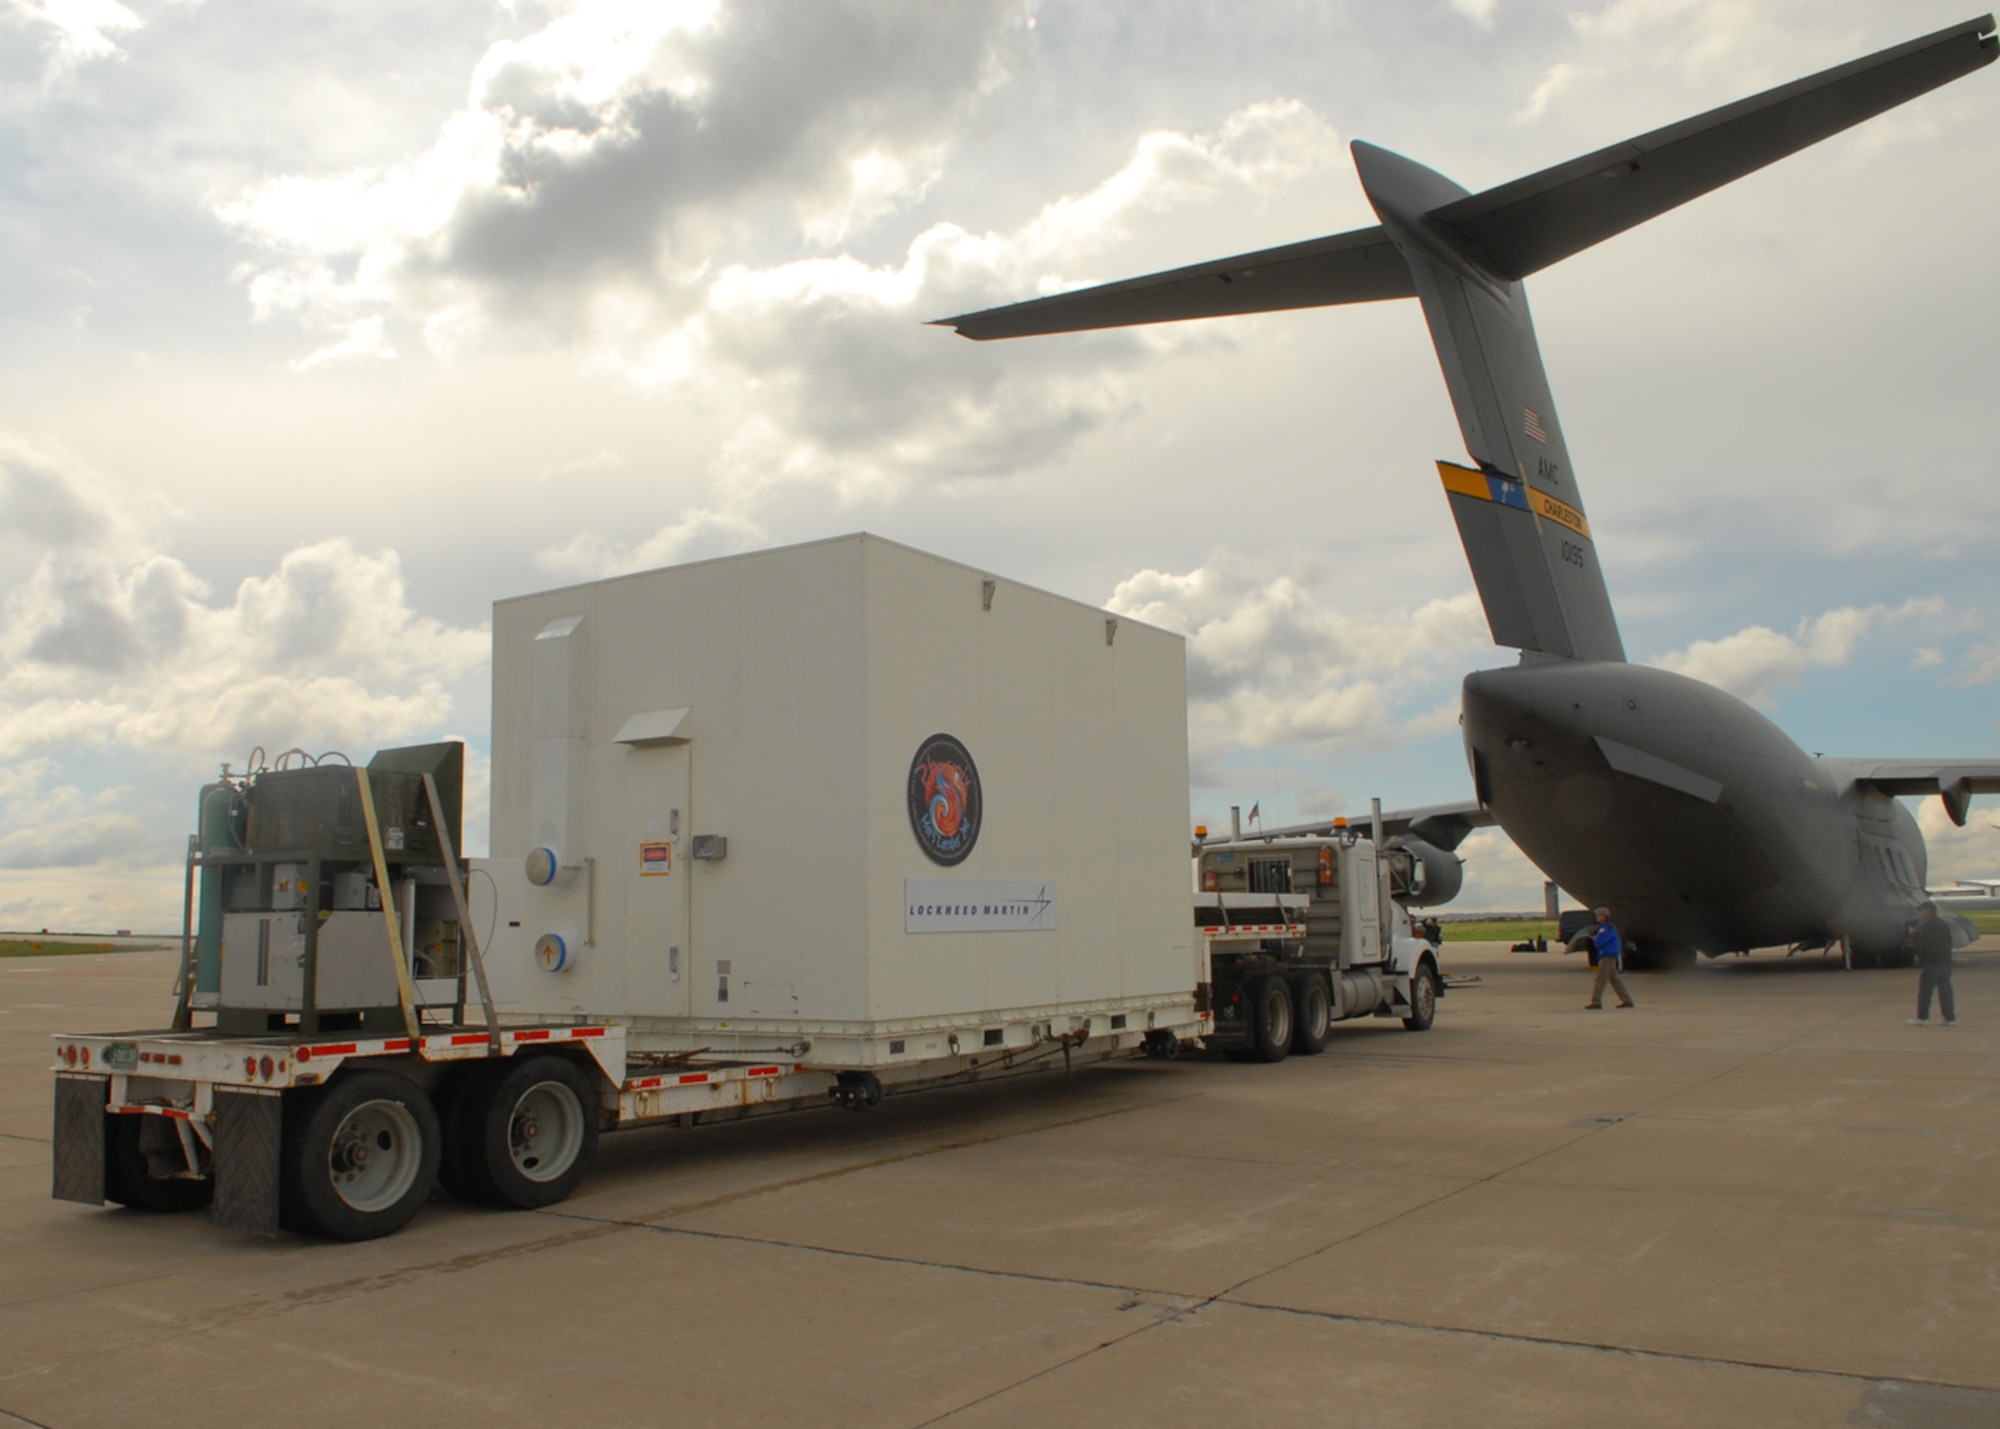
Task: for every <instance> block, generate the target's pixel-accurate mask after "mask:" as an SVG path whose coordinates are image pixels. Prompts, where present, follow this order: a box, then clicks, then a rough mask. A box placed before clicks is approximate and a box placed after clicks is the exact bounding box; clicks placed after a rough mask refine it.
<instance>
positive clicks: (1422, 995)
mask: <svg viewBox="0 0 2000 1429" xmlns="http://www.w3.org/2000/svg"><path fill="white" fill-rule="evenodd" d="M1437 1007H1438V975H1437V968H1436V967H1435V966H1434V965H1433V964H1432V962H1431V960H1430V959H1429V958H1425V959H1424V960H1423V961H1422V962H1419V963H1418V964H1417V970H1416V972H1415V973H1414V974H1412V975H1411V977H1410V1015H1409V1016H1408V1017H1405V1018H1404V1019H1403V1026H1404V1027H1405V1028H1407V1029H1409V1030H1410V1031H1412V1032H1428V1031H1430V1030H1431V1024H1432V1023H1433V1022H1435V1021H1437Z"/></svg>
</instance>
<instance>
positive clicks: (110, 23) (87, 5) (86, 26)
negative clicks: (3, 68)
mask: <svg viewBox="0 0 2000 1429" xmlns="http://www.w3.org/2000/svg"><path fill="white" fill-rule="evenodd" d="M0 14H3V15H4V22H5V23H6V25H7V27H8V28H10V29H13V30H15V31H16V32H17V33H20V34H22V35H24V36H25V37H27V38H29V39H30V40H31V42H32V43H34V44H35V45H36V46H37V47H38V48H39V49H40V51H41V58H42V69H41V75H40V78H39V80H38V82H37V84H36V86H35V91H36V93H37V94H38V95H47V94H50V93H53V92H55V91H57V90H60V89H62V88H63V87H64V86H65V85H66V84H67V83H68V81H69V80H70V79H72V78H73V77H74V76H75V74H76V72H77V71H78V70H79V69H81V68H82V67H83V66H85V65H87V64H90V63H92V62H93V61H96V60H105V59H114V58H120V57H122V56H123V54H124V51H123V50H121V49H120V48H119V46H118V41H117V39H116V37H117V36H119V35H124V34H129V33H130V32H131V31H133V30H136V29H138V28H140V26H141V24H142V23H143V22H142V21H141V20H140V19H139V17H138V16H137V15H135V14H134V13H133V12H132V11H130V10H128V9H127V8H126V7H125V6H123V5H121V4H119V3H118V0H9V3H8V5H7V8H6V10H5V11H4V12H0Z"/></svg>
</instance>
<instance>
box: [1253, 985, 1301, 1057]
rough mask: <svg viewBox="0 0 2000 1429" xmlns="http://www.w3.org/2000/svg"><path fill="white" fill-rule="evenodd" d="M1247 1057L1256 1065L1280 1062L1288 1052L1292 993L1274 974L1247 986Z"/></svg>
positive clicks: (1291, 1022)
mask: <svg viewBox="0 0 2000 1429" xmlns="http://www.w3.org/2000/svg"><path fill="white" fill-rule="evenodd" d="M1250 1016H1251V1028H1252V1031H1251V1047H1252V1051H1251V1057H1252V1058H1253V1059H1254V1060H1256V1061H1259V1062H1282V1061H1284V1060H1285V1055H1286V1054H1287V1053H1288V1052H1290V1051H1291V1050H1292V1025H1293V1018H1292V990H1291V988H1290V987H1289V986H1287V985H1286V983H1285V980H1284V979H1283V978H1281V977H1278V976H1277V975H1276V974H1268V975H1266V976H1264V977H1261V978H1258V979H1257V981H1256V982H1254V983H1252V984H1251V986H1250Z"/></svg>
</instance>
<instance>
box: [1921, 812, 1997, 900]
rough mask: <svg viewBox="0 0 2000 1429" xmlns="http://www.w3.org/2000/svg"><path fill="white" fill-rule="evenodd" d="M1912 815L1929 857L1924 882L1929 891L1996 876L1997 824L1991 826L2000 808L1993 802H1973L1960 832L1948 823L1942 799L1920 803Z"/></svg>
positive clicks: (1948, 818)
mask: <svg viewBox="0 0 2000 1429" xmlns="http://www.w3.org/2000/svg"><path fill="white" fill-rule="evenodd" d="M1915 812H1916V816H1917V828H1918V830H1919V831H1920V832H1922V834H1923V836H1924V848H1925V850H1926V851H1927V853H1928V854H1929V867H1928V870H1927V871H1926V873H1925V875H1924V881H1925V882H1926V883H1928V884H1929V885H1930V886H1931V887H1933V888H1936V887H1938V886H1939V885H1941V884H1945V883H1950V882H1951V881H1952V880H1954V879H1959V878H1992V877H1995V876H1996V874H2000V823H1996V822H1995V817H1996V815H2000V808H1996V807H1995V802H1994V801H1993V800H1991V799H1975V800H1974V801H1973V805H1972V810H1971V813H1970V814H1969V815H1968V816H1967V818H1966V820H1965V827H1964V828H1960V827H1958V825H1956V824H1954V823H1953V822H1952V821H1951V816H1950V815H1949V814H1947V813H1945V811H1944V801H1943V800H1942V799H1923V800H1920V801H1919V802H1918V804H1917V807H1916V810H1915Z"/></svg>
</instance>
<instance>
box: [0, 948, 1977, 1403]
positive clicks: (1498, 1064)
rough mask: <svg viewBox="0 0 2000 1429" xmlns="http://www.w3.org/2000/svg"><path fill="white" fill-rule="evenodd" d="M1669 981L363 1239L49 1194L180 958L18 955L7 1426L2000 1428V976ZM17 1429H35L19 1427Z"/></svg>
mask: <svg viewBox="0 0 2000 1429" xmlns="http://www.w3.org/2000/svg"><path fill="white" fill-rule="evenodd" d="M1983 948H1985V949H1991V951H1985V950H1974V951H1971V952H1969V953H1965V954H1961V956H1960V963H1959V967H1958V971H1957V976H1956V982H1957V989H1958V996H1959V1016H1960V1026H1959V1027H1958V1028H1956V1029H1954V1030H1951V1031H1946V1030H1944V1029H1942V1028H1940V1027H1937V1026H1935V1025H1934V1026H1932V1027H1930V1028H1926V1029H1919V1028H1913V1027H1910V1026H1908V1025H1906V1023H1905V1019H1906V1018H1907V1017H1908V1016H1909V1015H1910V1014H1911V1011H1912V1003H1913V1000H1914V993H1915V988H1916V973H1915V972H1914V971H1911V970H1903V971H1892V972H1857V973H1843V972H1840V971H1839V970H1837V969H1835V968H1832V967H1829V966H1827V965H1826V964H1825V963H1824V962H1823V961H1822V960H1821V959H1818V958H1805V959H1794V960H1791V961H1789V962H1787V961H1785V960H1783V959H1781V958H1779V957H1777V956H1771V955H1760V956H1758V957H1755V958H1751V959H1733V960H1730V961H1728V962H1726V963H1722V964H1716V965H1705V966H1703V967H1701V968H1699V969H1697V970H1695V971H1693V972H1689V973H1684V974H1679V975H1653V976H1637V977H1634V978H1633V979H1632V980H1631V981H1632V985H1633V991H1634V994H1635V995H1636V996H1637V998H1638V1000H1639V1006H1638V1007H1637V1008H1636V1009H1634V1010H1632V1011H1629V1012H1628V1011H1619V1010H1605V1011H1601V1012H1587V1011H1584V1010H1583V1006H1582V1004H1583V1002H1584V1000H1585V996H1586V994H1587V991H1588V987H1589V972H1588V969H1587V968H1586V967H1585V966H1584V963H1583V959H1582V958H1581V957H1569V958H1565V957H1563V956H1562V955H1561V954H1559V953H1549V954H1510V953H1507V952H1505V951H1504V950H1503V949H1501V948H1500V947H1497V946H1491V945H1472V946H1468V945H1448V946H1447V948H1446V953H1447V955H1448V957H1447V963H1448V969H1449V971H1451V972H1454V973H1471V974H1478V975H1479V976H1480V977H1481V978H1482V979H1483V981H1481V982H1480V983H1479V984H1477V985H1474V986H1466V987H1459V988H1455V989H1454V990H1453V991H1452V992H1451V993H1450V994H1449V995H1448V996H1447V997H1446V999H1445V1001H1444V1003H1443V1005H1442V1006H1441V1008H1440V1011H1439V1016H1438V1022H1437V1026H1436V1027H1435V1029H1434V1030H1432V1031H1430V1032H1428V1033H1423V1034H1415V1035H1413V1034H1410V1033H1407V1032H1404V1031H1403V1030H1402V1029H1401V1027H1400V1026H1399V1025H1398V1024H1396V1023H1393V1022H1364V1023H1362V1024H1359V1025H1354V1026H1343V1027H1341V1028H1338V1029H1336V1036H1335V1039H1334V1042H1333V1045H1332V1046H1331V1047H1330V1048H1329V1049H1328V1050H1327V1052H1326V1053H1324V1054H1323V1055H1321V1056H1319V1057H1315V1058H1292V1059H1290V1060H1288V1061H1286V1062H1284V1063H1282V1064H1280V1065H1277V1066H1268V1067H1267V1066H1244V1065H1237V1064H1234V1063H1230V1062H1226V1061H1222V1060H1212V1059H1208V1058H1193V1059H1184V1060H1181V1061H1178V1062H1172V1063H1157V1062H1142V1061H1133V1062H1126V1063H1118V1064H1114V1065H1110V1066H1106V1067H1101V1068H1097V1069H1092V1070H1089V1071H1084V1072H1079V1073H1078V1074H1077V1075H1076V1076H1075V1077H1073V1078H1070V1079H1065V1078H1064V1077H1063V1076H1062V1075H1061V1073H1060V1072H1057V1073H1053V1074H1044V1075H1036V1076H1033V1077H1027V1078H1022V1079H1018V1080H1015V1081H1012V1082H1007V1083H997V1084H991V1085H986V1086H979V1087H971V1088H962V1089H953V1090H950V1091H943V1092H932V1093H924V1094H917V1095H911V1096H906V1097H897V1098H891V1099H890V1100H889V1101H888V1102H886V1103H884V1104H883V1105H882V1106H881V1107H880V1108H878V1109H876V1110H874V1111H871V1112H864V1113H844V1112H839V1111H833V1110H825V1111H813V1112H807V1113H801V1114H795V1115H789V1116H782V1117H775V1118H770V1119H767V1120H760V1121H754V1122H748V1123H740V1124H736V1125H730V1126H720V1127H713V1128H700V1129H696V1130H693V1131H677V1130H665V1129H662V1130H649V1131H637V1132H627V1133H621V1134H619V1135H616V1136H611V1137H607V1138H605V1139H604V1141H603V1142H601V1143H600V1148H599V1153H598V1159H597V1164H596V1169H595V1170H594V1171H593V1173H592V1175H591V1176H590V1178H589V1180H588V1181H587V1182H586V1183H585V1184H584V1186H583V1189H582V1191H581V1192H580V1193H579V1194H578V1195H577V1196H575V1197H574V1198H572V1199H571V1200H570V1201H568V1202H566V1203H564V1204H563V1205H561V1206H557V1207H555V1208H553V1209H551V1210H548V1211H544V1212H536V1213H526V1212H512V1213H502V1212H495V1211H488V1210H481V1209H474V1208H469V1207H466V1206H462V1205H458V1204H455V1203H453V1202H451V1201H449V1200H448V1199H446V1198H445V1197H444V1196H443V1195H442V1193H440V1195H439V1197H438V1199H437V1200H436V1201H434V1202H433V1204H432V1205H431V1206H430V1207H428V1208H427V1209H426V1210H425V1211H423V1212H422V1213H421V1214H419V1215H418V1217H417V1219H416V1220H415V1221H414V1222H413V1223H412V1224H411V1225H410V1227H409V1228H408V1229H406V1230H405V1231H403V1232H402V1233H401V1234H399V1235H396V1236H392V1237H390V1238H388V1239H386V1240H382V1241H376V1242H372V1243H368V1244H363V1245H332V1244H325V1243H320V1242H315V1241H309V1240H304V1239H300V1238H297V1237H291V1236H285V1237H280V1238H277V1239H262V1238H258V1237H254V1236H246V1235H240V1234H233V1233H226V1232H222V1231H218V1230H216V1229H214V1228H213V1227H212V1226H210V1225H209V1224H208V1223H207V1221H206V1219H205V1218H204V1216H203V1215H201V1214H194V1215H187V1216H178V1217H158V1216H148V1215H145V1214H141V1213H138V1212H132V1211H125V1210H118V1209H104V1210H92V1209H89V1208H87V1207H81V1206H75V1205H69V1204H64V1203H59V1202H55V1201H52V1200H50V1199H49V1196H48V1189H49V1143H48V1138H49V1114H50V1111H49V1109H50V1086H51V1081H52V1075H51V1073H50V1071H49V1069H48V1068H49V1052H48V1034H50V1033H53V1032H57V1031H65V1030H67V1031H98V1030H109V1029H114V1028H129V1027H139V1026H152V1025H157V1024H158V1022H159V1021H160V1020H161V1019H162V1017H163V1015H164V1013H165V1011H166V1009H167V1006H168V991H169V990H168V984H169V981H170V979H171V974H172V968H173V960H172V957H171V955H167V954H161V953H119V954H105V955H102V956H96V957H71V958H50V959H9V960H6V961H5V962H0V1208H4V1215H0V1424H8V1423H14V1422H21V1423H29V1424H39V1425H47V1426H58V1425H61V1426H70V1425H79V1426H80V1425H93V1426H96V1425H149V1426H159V1425H177V1424H196V1423H199V1424H202V1425H205V1426H218V1429H220V1426H230V1425H238V1424H242V1425H248V1424H253V1423H255V1424H268V1423H273V1422H277V1423H283V1424H284V1425H286V1426H287V1429H309V1426H319V1425H345V1426H351V1425H353V1424H355V1423H357V1422H370V1423H382V1424H418V1423H427V1424H438V1423H459V1422H478V1423H480V1424H483V1425H490V1426H507V1425H529V1424H538V1425H546V1424H585V1423H627V1424H648V1423H662V1424H666V1423H671V1424H675V1425H721V1426H736V1425H780V1424H782V1425H796V1426H807V1425H812V1426H818V1425H892V1426H918V1425H929V1424H952V1425H965V1426H972V1425H1017V1424H1046V1423H1066V1424H1086V1425H1098V1424H1104V1425H1113V1424H1117V1425H1122V1424H1145V1425H1162V1424H1183V1423H1198V1424H1209V1423H1218V1424H1232V1425H1263V1424H1291V1425H1299V1424H1311V1425H1321V1424H1325V1425H1370V1426H1386V1425H1427V1426H1430V1425H1461V1424H1462V1425H1480V1426H1491V1425H1515V1424H1519V1425H1551V1424H1619V1425H1652V1424H1658V1425H1675V1426H1681V1425H1688V1424H1703V1425H1737V1424H1741V1425H1789V1424H1798V1425H1839V1424H1860V1425H1877V1426H1925V1429H1958V1426H1972V1425H1982V1426H1991V1425H1995V1424H2000V945H1997V944H1995V943H1993V942H1992V941H1990V940H1989V942H1988V943H1987V944H1985V945H1983ZM10 1416H11V1417H10Z"/></svg>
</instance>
